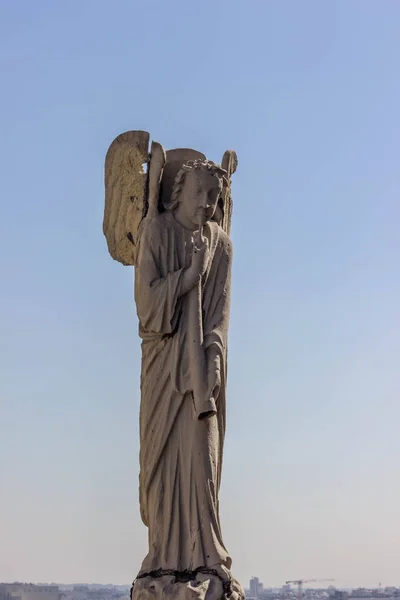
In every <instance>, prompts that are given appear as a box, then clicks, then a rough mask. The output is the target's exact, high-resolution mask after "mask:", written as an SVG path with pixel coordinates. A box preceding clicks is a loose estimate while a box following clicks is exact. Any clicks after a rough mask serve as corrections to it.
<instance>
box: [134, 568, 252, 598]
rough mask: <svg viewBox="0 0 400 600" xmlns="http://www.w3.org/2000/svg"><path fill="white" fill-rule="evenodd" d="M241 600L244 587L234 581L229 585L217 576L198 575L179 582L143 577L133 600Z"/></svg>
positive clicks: (172, 577)
mask: <svg viewBox="0 0 400 600" xmlns="http://www.w3.org/2000/svg"><path fill="white" fill-rule="evenodd" d="M163 598H173V599H175V600H228V598H229V600H241V599H242V598H244V591H243V589H242V587H241V586H240V585H239V584H238V583H237V581H235V580H233V581H232V582H229V583H228V584H226V583H225V585H224V584H223V582H222V581H221V579H220V578H219V577H217V576H216V575H210V574H205V573H197V574H196V576H195V577H193V578H191V579H189V580H188V581H179V580H178V579H177V578H176V577H174V576H171V575H170V576H168V575H165V576H163V577H157V578H156V577H143V578H140V579H137V580H136V581H135V583H134V585H133V588H132V600H162V599H163Z"/></svg>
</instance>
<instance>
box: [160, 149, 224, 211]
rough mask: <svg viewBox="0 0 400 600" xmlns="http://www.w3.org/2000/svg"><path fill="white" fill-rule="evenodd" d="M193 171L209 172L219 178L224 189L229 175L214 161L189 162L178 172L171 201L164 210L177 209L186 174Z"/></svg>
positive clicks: (165, 204) (166, 203)
mask: <svg viewBox="0 0 400 600" xmlns="http://www.w3.org/2000/svg"><path fill="white" fill-rule="evenodd" d="M193 169H199V170H200V169H201V170H203V171H207V172H208V173H210V175H214V176H215V177H217V178H218V180H219V182H220V187H221V189H222V186H223V184H224V180H225V178H226V175H227V172H226V171H225V169H223V168H222V167H220V166H219V165H217V163H215V162H213V161H212V160H200V159H198V160H188V161H187V162H186V163H185V164H184V165H183V166H182V168H181V169H180V170H179V171H178V174H177V175H176V177H175V181H174V186H173V189H172V196H171V200H170V201H169V202H165V203H164V208H165V209H166V210H174V209H175V208H176V207H177V205H178V202H179V197H180V194H181V192H182V188H183V184H184V183H185V178H186V174H187V173H188V172H189V171H192V170H193Z"/></svg>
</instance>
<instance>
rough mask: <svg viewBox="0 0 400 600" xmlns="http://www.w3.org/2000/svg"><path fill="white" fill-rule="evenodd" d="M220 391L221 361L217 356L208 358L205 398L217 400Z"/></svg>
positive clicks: (213, 355) (214, 354) (213, 354)
mask: <svg viewBox="0 0 400 600" xmlns="http://www.w3.org/2000/svg"><path fill="white" fill-rule="evenodd" d="M220 389H221V360H220V357H219V355H218V354H216V353H212V356H209V357H208V365H207V398H214V400H217V399H218V396H219V392H220Z"/></svg>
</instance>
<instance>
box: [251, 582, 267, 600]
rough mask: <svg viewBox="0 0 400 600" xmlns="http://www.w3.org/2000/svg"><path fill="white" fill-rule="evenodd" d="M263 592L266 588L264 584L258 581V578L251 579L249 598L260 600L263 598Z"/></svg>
mask: <svg viewBox="0 0 400 600" xmlns="http://www.w3.org/2000/svg"><path fill="white" fill-rule="evenodd" d="M263 591H264V586H263V584H262V582H261V581H260V580H259V579H258V577H252V578H251V579H250V589H249V592H250V595H249V598H255V600H258V599H259V598H261V596H262V594H263Z"/></svg>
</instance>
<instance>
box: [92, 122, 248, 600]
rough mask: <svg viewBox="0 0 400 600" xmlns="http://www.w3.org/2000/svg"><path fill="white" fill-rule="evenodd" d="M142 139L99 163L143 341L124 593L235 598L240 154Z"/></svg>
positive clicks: (108, 218) (114, 242) (115, 250)
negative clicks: (229, 427) (228, 499)
mask: <svg viewBox="0 0 400 600" xmlns="http://www.w3.org/2000/svg"><path fill="white" fill-rule="evenodd" d="M148 146H149V134H148V133H147V132H144V131H130V132H127V133H124V134H122V135H120V136H119V137H117V138H116V139H115V140H114V142H113V143H112V144H111V146H110V148H109V150H108V153H107V157H106V164H105V188H106V203H105V213H104V224H103V230H104V234H105V236H106V239H107V243H108V248H109V252H110V254H111V256H112V257H113V258H114V259H116V260H118V261H119V262H121V263H122V264H124V265H134V267H135V302H136V307H137V314H138V318H139V335H140V337H141V339H142V368H141V404H140V476H139V497H140V510H141V516H142V520H143V522H144V524H145V525H146V526H147V527H148V540H149V550H148V554H147V556H146V557H145V559H144V560H143V563H142V566H141V569H140V571H139V574H138V577H137V579H136V581H135V582H134V585H133V587H132V595H133V598H134V599H135V600H136V599H137V598H138V599H141V600H142V599H143V600H144V599H147V598H150V597H152V598H154V597H155V596H156V597H157V598H158V597H160V598H161V597H162V596H170V595H171V596H174V597H179V598H186V597H188V598H189V597H190V598H201V599H207V600H214V599H215V600H219V599H220V598H225V597H226V598H227V597H230V598H231V599H232V600H235V599H239V598H244V593H243V590H242V588H241V586H240V585H239V584H238V583H237V582H236V580H234V579H233V577H232V574H231V558H230V556H229V554H228V551H227V549H226V547H225V544H224V542H223V538H222V533H221V525H220V518H219V502H218V493H219V487H220V480H221V468H222V455H223V446H224V436H225V413H226V397H225V396H226V373H227V333H228V320H229V301H230V281H231V265H232V242H231V240H230V237H229V231H230V221H231V214H232V199H231V191H230V190H231V188H230V178H231V175H232V174H233V173H234V171H235V170H236V166H237V158H236V154H235V152H233V151H227V152H226V153H225V154H224V157H223V160H222V163H221V165H218V164H216V163H214V162H212V161H210V160H207V159H206V157H205V156H204V155H203V154H201V153H200V152H197V151H195V150H191V149H177V150H169V151H167V152H165V150H164V148H163V147H162V146H161V145H160V144H158V143H157V142H152V145H151V151H150V154H149V151H148ZM177 590H178V591H177Z"/></svg>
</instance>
